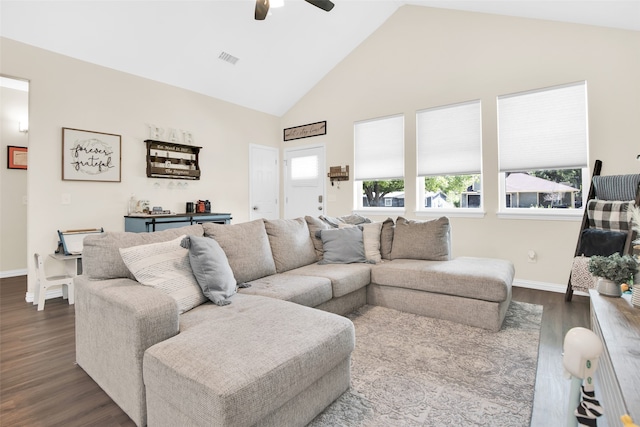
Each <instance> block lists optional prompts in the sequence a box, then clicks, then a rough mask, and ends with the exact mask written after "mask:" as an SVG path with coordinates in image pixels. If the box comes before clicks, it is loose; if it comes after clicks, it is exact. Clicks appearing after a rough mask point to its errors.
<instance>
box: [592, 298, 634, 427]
mask: <svg viewBox="0 0 640 427" xmlns="http://www.w3.org/2000/svg"><path fill="white" fill-rule="evenodd" d="M639 286H640V285H639ZM589 296H590V297H591V329H592V330H593V331H594V332H595V333H596V334H597V335H598V337H599V338H600V340H601V341H602V344H604V352H603V354H602V356H601V357H600V361H599V364H598V370H597V371H596V380H597V382H596V387H599V389H600V391H601V392H602V394H601V395H600V396H598V395H596V398H597V399H598V400H600V402H602V406H603V408H604V416H603V417H604V418H605V419H606V420H607V424H608V425H609V426H619V425H622V422H621V421H620V416H621V415H624V414H629V415H630V416H631V418H633V421H634V422H635V423H636V424H638V423H640V308H634V307H633V306H632V305H631V298H630V296H629V295H627V294H624V295H623V296H622V297H621V298H613V297H606V296H602V295H600V294H599V293H598V292H597V291H596V290H594V289H591V290H589Z"/></svg>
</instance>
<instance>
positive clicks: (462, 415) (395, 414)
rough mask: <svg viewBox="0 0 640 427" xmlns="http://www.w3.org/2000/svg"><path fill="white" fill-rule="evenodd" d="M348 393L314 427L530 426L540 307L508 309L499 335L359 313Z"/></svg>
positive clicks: (373, 310) (371, 310) (368, 310)
mask: <svg viewBox="0 0 640 427" xmlns="http://www.w3.org/2000/svg"><path fill="white" fill-rule="evenodd" d="M349 318H350V319H351V320H352V321H353V323H354V325H355V329H356V349H355V350H354V352H353V355H352V362H351V388H350V389H349V390H348V391H347V392H346V393H344V394H343V395H342V396H341V397H340V398H339V399H338V400H336V401H335V402H334V403H333V404H332V405H331V406H329V407H328V408H327V409H326V410H325V411H324V412H322V413H321V414H320V415H318V416H317V417H316V418H315V419H314V420H313V421H312V422H311V424H310V426H312V427H329V426H331V427H334V426H367V427H368V426H376V427H377V426H501V427H505V426H529V424H530V419H531V410H532V407H533V395H534V388H535V378H536V366H537V360H538V343H539V340H540V324H541V319H542V306H539V305H533V304H526V303H520V302H512V303H511V305H510V307H509V310H508V311H507V315H506V318H505V321H504V324H503V327H502V329H501V330H500V331H499V332H496V333H494V332H489V331H485V330H483V329H478V328H473V327H470V326H465V325H460V324H457V323H453V322H448V321H445V320H438V319H431V318H427V317H423V316H416V315H413V314H408V313H402V312H399V311H396V310H391V309H388V308H384V307H375V306H364V307H363V308H361V309H360V310H358V311H357V312H355V313H353V314H351V315H350V316H349Z"/></svg>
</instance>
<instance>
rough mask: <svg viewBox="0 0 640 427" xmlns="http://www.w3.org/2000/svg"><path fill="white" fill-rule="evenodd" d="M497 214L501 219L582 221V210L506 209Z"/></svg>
mask: <svg viewBox="0 0 640 427" xmlns="http://www.w3.org/2000/svg"><path fill="white" fill-rule="evenodd" d="M506 209H509V210H508V211H501V212H498V213H497V216H498V218H500V219H533V220H541V221H576V222H577V221H582V217H583V214H584V211H583V210H582V209H543V208H540V209H535V208H522V209H521V208H506Z"/></svg>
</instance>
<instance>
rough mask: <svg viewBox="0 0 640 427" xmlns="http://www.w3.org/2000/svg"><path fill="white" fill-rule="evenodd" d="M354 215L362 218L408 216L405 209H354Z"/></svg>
mask: <svg viewBox="0 0 640 427" xmlns="http://www.w3.org/2000/svg"><path fill="white" fill-rule="evenodd" d="M353 213H354V214H358V215H362V216H367V215H386V216H394V215H399V216H402V215H406V213H407V211H406V210H405V208H382V207H380V208H376V207H373V208H366V209H365V208H361V209H354V210H353Z"/></svg>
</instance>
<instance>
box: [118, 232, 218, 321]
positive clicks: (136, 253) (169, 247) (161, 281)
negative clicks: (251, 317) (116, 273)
mask: <svg viewBox="0 0 640 427" xmlns="http://www.w3.org/2000/svg"><path fill="white" fill-rule="evenodd" d="M184 237H185V236H180V237H178V238H177V239H174V240H170V241H168V242H160V243H151V244H148V245H140V246H134V247H131V248H121V249H120V253H121V254H122V259H123V261H124V263H125V265H126V266H127V267H128V268H129V270H130V271H131V273H132V274H133V275H134V277H135V278H136V280H137V281H138V282H140V283H142V284H143V285H146V286H151V287H153V288H156V289H159V290H161V291H163V292H164V293H166V294H167V295H169V296H171V297H172V298H173V299H175V300H176V302H177V303H178V313H179V314H182V313H184V312H186V311H189V310H191V309H192V308H194V307H197V306H199V305H200V304H202V303H204V302H206V301H207V299H206V298H205V296H204V294H203V293H202V290H201V289H200V286H198V283H197V282H196V278H195V277H194V275H193V272H192V271H191V265H190V264H189V250H188V249H185V248H183V247H182V246H180V242H181V241H182V239H183V238H184Z"/></svg>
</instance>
